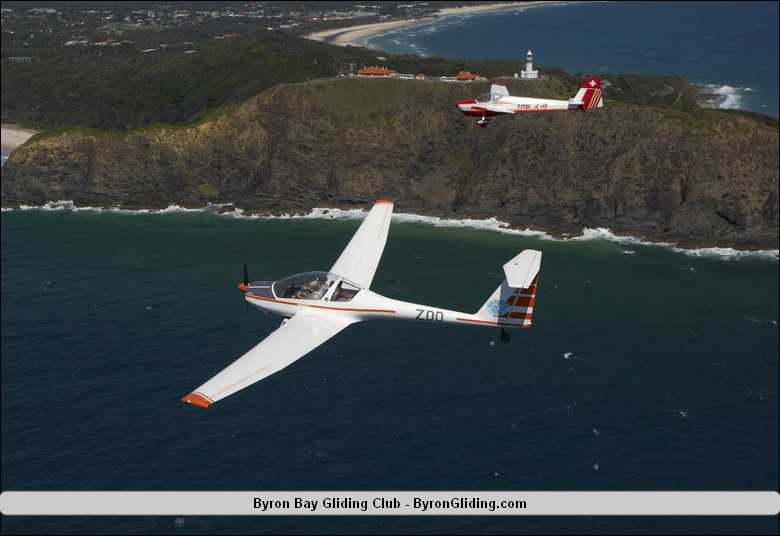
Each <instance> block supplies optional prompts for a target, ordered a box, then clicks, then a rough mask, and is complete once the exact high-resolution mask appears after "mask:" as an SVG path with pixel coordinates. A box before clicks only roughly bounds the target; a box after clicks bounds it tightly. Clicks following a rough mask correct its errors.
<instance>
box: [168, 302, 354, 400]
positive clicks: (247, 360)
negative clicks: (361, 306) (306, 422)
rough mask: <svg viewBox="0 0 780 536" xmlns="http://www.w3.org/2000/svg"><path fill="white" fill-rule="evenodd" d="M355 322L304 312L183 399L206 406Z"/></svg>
mask: <svg viewBox="0 0 780 536" xmlns="http://www.w3.org/2000/svg"><path fill="white" fill-rule="evenodd" d="M351 323H352V321H351V320H349V319H348V318H341V317H335V316H333V315H329V314H328V313H326V312H320V311H317V312H304V311H302V312H300V313H297V314H296V315H295V316H293V317H292V318H291V319H289V320H287V321H286V322H283V323H282V325H281V326H280V327H279V328H278V329H277V330H276V331H274V332H273V333H271V334H270V335H269V336H268V337H266V338H265V339H263V341H262V342H260V344H258V345H257V346H255V347H254V348H252V349H251V350H249V351H248V352H247V353H245V354H244V355H243V356H241V357H239V358H238V359H237V360H235V361H234V362H233V363H232V364H230V365H229V366H228V367H227V368H225V369H224V370H223V371H222V372H220V373H219V374H217V375H216V376H214V377H213V378H211V379H210V380H209V381H207V382H206V383H204V384H203V385H201V386H200V387H198V388H197V389H195V390H194V391H193V392H191V393H190V394H188V395H187V396H185V397H184V398H183V399H182V400H183V401H184V402H189V403H190V404H194V405H196V406H200V407H203V408H207V407H209V406H210V405H211V404H213V403H214V402H216V401H217V400H221V399H223V398H225V397H227V396H230V395H232V394H233V393H235V392H237V391H240V390H241V389H243V388H245V387H249V386H250V385H252V384H253V383H255V382H258V381H260V380H262V379H263V378H266V377H268V376H270V375H271V374H273V373H275V372H278V371H280V370H282V369H283V368H285V367H286V366H288V365H290V364H291V363H293V362H294V361H297V360H298V359H300V358H301V357H303V356H304V355H306V354H308V353H309V352H311V351H312V350H314V349H315V348H317V347H318V346H319V345H321V344H322V343H324V342H325V341H327V340H328V339H330V338H331V337H333V336H334V335H336V334H337V333H338V332H340V331H341V330H343V329H344V328H346V327H347V326H348V325H350V324H351Z"/></svg>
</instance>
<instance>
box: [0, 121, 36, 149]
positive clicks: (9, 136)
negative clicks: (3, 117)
mask: <svg viewBox="0 0 780 536" xmlns="http://www.w3.org/2000/svg"><path fill="white" fill-rule="evenodd" d="M38 132H39V131H37V130H33V129H30V128H22V127H20V126H18V125H13V124H6V125H2V144H1V145H2V150H3V154H5V153H6V152H8V153H10V152H11V151H13V150H14V149H16V148H17V147H19V146H20V145H22V144H23V143H24V142H26V141H27V140H29V139H30V138H32V137H33V136H34V135H36V134H37V133H38Z"/></svg>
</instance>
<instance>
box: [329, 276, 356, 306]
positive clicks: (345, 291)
mask: <svg viewBox="0 0 780 536" xmlns="http://www.w3.org/2000/svg"><path fill="white" fill-rule="evenodd" d="M358 292H360V287H358V286H355V285H353V284H352V283H349V282H347V281H342V282H341V283H339V285H338V286H337V287H336V290H335V291H333V298H331V301H340V302H348V301H352V298H354V297H355V294H357V293H358Z"/></svg>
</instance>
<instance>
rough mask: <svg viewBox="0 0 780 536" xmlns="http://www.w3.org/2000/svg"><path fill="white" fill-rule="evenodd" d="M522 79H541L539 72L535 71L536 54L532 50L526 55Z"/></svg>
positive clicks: (521, 72) (521, 73)
mask: <svg viewBox="0 0 780 536" xmlns="http://www.w3.org/2000/svg"><path fill="white" fill-rule="evenodd" d="M520 78H521V79H523V80H538V79H539V71H534V53H533V52H531V51H530V50H529V51H528V54H526V55H525V69H523V70H522V71H520Z"/></svg>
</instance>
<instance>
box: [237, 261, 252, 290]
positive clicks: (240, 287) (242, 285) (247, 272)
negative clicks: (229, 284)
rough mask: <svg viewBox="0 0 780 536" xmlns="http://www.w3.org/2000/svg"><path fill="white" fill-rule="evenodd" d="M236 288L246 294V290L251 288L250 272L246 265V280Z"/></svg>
mask: <svg viewBox="0 0 780 536" xmlns="http://www.w3.org/2000/svg"><path fill="white" fill-rule="evenodd" d="M236 286H237V287H238V290H240V291H241V292H246V289H248V288H249V271H248V270H247V267H246V263H245V264H244V279H243V281H241V282H240V283H239V284H238V285H236Z"/></svg>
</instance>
